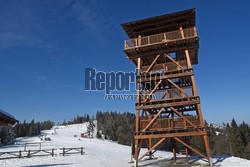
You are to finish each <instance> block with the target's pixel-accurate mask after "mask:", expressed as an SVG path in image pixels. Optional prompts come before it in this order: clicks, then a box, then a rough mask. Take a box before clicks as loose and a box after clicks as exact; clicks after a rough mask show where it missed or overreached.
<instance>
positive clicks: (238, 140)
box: [96, 111, 250, 159]
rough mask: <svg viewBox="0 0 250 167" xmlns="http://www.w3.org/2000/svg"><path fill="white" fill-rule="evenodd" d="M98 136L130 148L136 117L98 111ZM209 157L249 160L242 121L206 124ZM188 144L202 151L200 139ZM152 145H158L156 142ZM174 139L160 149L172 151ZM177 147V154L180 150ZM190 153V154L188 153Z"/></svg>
mask: <svg viewBox="0 0 250 167" xmlns="http://www.w3.org/2000/svg"><path fill="white" fill-rule="evenodd" d="M96 119H97V137H99V138H101V134H100V133H102V135H103V136H104V137H105V139H109V140H112V141H117V142H118V143H119V144H124V145H131V144H132V142H133V133H134V121H135V115H134V114H131V113H129V112H127V113H126V112H125V113H119V112H112V111H110V112H109V111H106V112H101V111H97V114H96ZM205 126H206V128H207V132H208V139H209V144H210V149H211V153H212V155H228V156H236V157H241V158H246V159H250V128H249V125H248V124H247V123H245V122H242V123H241V124H239V125H238V124H237V123H236V121H235V119H232V121H231V123H230V124H229V123H223V125H222V126H216V125H214V124H208V123H207V122H205ZM187 141H188V142H189V143H191V144H192V143H193V144H195V145H198V146H199V148H200V149H201V150H202V148H203V142H202V140H201V138H199V137H189V138H187ZM154 142H157V140H155V141H154ZM173 142H174V141H173V140H171V139H168V140H166V141H165V142H164V143H163V144H162V145H161V148H160V149H161V150H167V151H172V149H173ZM181 149H182V148H181V145H178V144H177V152H178V151H179V152H180V151H181ZM190 154H191V155H192V154H193V153H192V152H191V151H190Z"/></svg>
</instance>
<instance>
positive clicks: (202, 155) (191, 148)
mask: <svg viewBox="0 0 250 167" xmlns="http://www.w3.org/2000/svg"><path fill="white" fill-rule="evenodd" d="M174 139H175V140H176V141H178V142H179V143H181V144H183V145H184V146H186V147H187V148H189V149H190V150H192V151H193V152H195V153H196V154H198V155H199V156H201V157H203V158H205V159H207V160H208V161H210V160H209V158H208V157H207V156H205V155H204V154H202V153H201V152H199V151H198V150H196V149H195V148H193V147H191V146H190V145H188V144H187V143H185V142H184V141H182V140H181V139H179V138H178V137H174Z"/></svg>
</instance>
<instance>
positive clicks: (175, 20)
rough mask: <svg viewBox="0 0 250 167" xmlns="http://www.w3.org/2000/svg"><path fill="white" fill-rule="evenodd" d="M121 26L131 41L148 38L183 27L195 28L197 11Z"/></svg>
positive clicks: (167, 15)
mask: <svg viewBox="0 0 250 167" xmlns="http://www.w3.org/2000/svg"><path fill="white" fill-rule="evenodd" d="M121 26H122V28H123V29H124V31H125V32H126V33H127V35H128V36H129V38H130V39H131V38H137V37H138V35H141V36H148V35H153V34H158V33H163V32H168V31H174V30H178V29H179V28H180V27H181V26H182V27H183V28H189V27H194V26H195V9H194V8H193V9H188V10H184V11H180V12H175V13H171V14H165V15H161V16H156V17H151V18H146V19H142V20H137V21H132V22H128V23H124V24H121Z"/></svg>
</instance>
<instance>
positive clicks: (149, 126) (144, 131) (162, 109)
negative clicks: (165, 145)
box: [142, 108, 164, 132]
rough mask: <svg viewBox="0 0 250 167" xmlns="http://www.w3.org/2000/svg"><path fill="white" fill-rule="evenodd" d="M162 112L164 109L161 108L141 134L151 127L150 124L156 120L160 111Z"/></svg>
mask: <svg viewBox="0 0 250 167" xmlns="http://www.w3.org/2000/svg"><path fill="white" fill-rule="evenodd" d="M163 110H164V108H161V109H160V111H159V112H158V113H157V114H156V115H155V117H154V118H153V119H152V120H151V121H150V122H149V124H148V125H147V126H146V127H145V128H144V129H143V130H142V131H143V132H145V131H146V130H147V129H148V128H149V127H150V126H151V125H152V123H153V122H154V121H155V120H156V119H157V118H158V116H159V115H160V114H161V113H162V111H163Z"/></svg>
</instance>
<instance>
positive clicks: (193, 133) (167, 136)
mask: <svg viewBox="0 0 250 167" xmlns="http://www.w3.org/2000/svg"><path fill="white" fill-rule="evenodd" d="M203 135H207V133H206V132H205V131H198V132H197V131H195V132H194V131H192V132H176V133H163V134H146V135H135V136H134V138H135V139H149V138H152V139H157V138H171V137H184V136H203Z"/></svg>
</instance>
